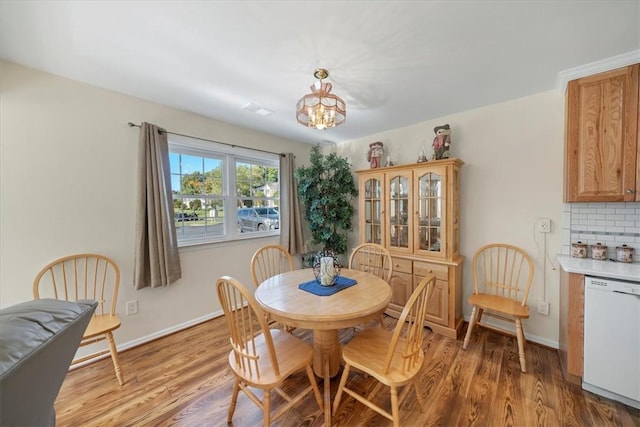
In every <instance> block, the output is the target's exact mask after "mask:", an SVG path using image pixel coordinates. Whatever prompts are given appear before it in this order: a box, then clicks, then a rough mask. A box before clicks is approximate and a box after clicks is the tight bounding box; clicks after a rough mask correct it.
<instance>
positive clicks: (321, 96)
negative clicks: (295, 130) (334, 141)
mask: <svg viewBox="0 0 640 427" xmlns="http://www.w3.org/2000/svg"><path fill="white" fill-rule="evenodd" d="M313 75H314V76H315V77H316V78H317V79H318V81H317V82H315V83H314V84H312V85H311V86H310V87H311V93H308V94H306V95H305V96H303V97H302V98H300V100H299V101H298V104H297V106H296V118H297V119H298V123H300V124H301V125H304V126H308V127H310V128H314V129H328V128H332V127H335V126H338V125H339V124H341V123H344V121H345V119H346V118H347V106H346V104H345V103H344V101H343V100H342V98H340V97H339V96H337V95H334V94H332V93H331V88H332V85H331V83H323V81H322V80H323V79H326V78H327V77H329V72H328V71H327V70H325V69H324V68H318V69H317V70H316V71H315V72H314V73H313Z"/></svg>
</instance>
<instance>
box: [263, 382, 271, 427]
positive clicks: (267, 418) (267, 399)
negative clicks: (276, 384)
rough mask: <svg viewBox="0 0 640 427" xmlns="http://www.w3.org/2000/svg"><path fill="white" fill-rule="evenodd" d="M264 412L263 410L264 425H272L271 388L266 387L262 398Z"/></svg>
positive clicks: (266, 426) (267, 426) (265, 426)
mask: <svg viewBox="0 0 640 427" xmlns="http://www.w3.org/2000/svg"><path fill="white" fill-rule="evenodd" d="M262 412H263V417H262V418H263V420H264V421H263V423H262V425H263V426H264V427H269V426H270V425H271V390H269V389H265V390H264V396H263V398H262Z"/></svg>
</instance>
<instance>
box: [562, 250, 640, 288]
mask: <svg viewBox="0 0 640 427" xmlns="http://www.w3.org/2000/svg"><path fill="white" fill-rule="evenodd" d="M556 259H557V260H558V262H559V263H560V265H561V266H562V269H563V270H564V271H568V272H569V273H578V274H584V275H587V276H597V277H607V278H611V279H622V280H631V281H634V282H640V263H625V262H615V261H598V260H595V259H591V258H573V257H571V256H570V255H558V256H557V257H556Z"/></svg>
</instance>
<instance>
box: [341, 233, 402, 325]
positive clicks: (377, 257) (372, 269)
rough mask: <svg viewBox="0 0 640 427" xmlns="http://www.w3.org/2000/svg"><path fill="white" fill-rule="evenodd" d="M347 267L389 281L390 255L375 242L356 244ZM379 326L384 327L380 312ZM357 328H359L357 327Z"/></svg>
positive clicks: (382, 315) (391, 266)
mask: <svg viewBox="0 0 640 427" xmlns="http://www.w3.org/2000/svg"><path fill="white" fill-rule="evenodd" d="M349 268H350V269H351V270H360V271H366V272H367V273H371V274H373V275H375V276H378V277H379V278H381V279H382V280H384V281H385V282H387V283H389V281H390V280H391V275H392V274H393V263H392V260H391V255H390V254H389V251H387V250H386V249H385V248H384V247H383V246H381V245H378V244H376V243H363V244H361V245H358V246H356V247H355V248H354V249H353V252H351V256H350V257H349ZM379 321H380V327H382V328H384V314H383V313H380V319H379ZM358 329H359V328H358Z"/></svg>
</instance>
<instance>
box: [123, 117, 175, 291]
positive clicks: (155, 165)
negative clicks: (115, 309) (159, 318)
mask: <svg viewBox="0 0 640 427" xmlns="http://www.w3.org/2000/svg"><path fill="white" fill-rule="evenodd" d="M137 184H138V194H137V206H136V228H135V232H136V236H135V237H136V248H135V264H134V270H133V282H134V287H135V288H136V289H143V288H146V287H152V288H156V287H160V286H166V285H168V284H170V283H173V282H175V281H176V280H178V279H179V278H180V277H181V276H182V272H181V268H180V254H179V253H178V240H177V237H176V229H175V227H174V226H173V222H174V218H173V217H174V215H173V206H172V205H173V204H172V197H171V176H170V168H169V146H168V143H167V132H166V131H165V130H164V129H161V128H159V127H158V126H156V125H152V124H150V123H142V124H141V125H140V137H139V140H138V183H137Z"/></svg>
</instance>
